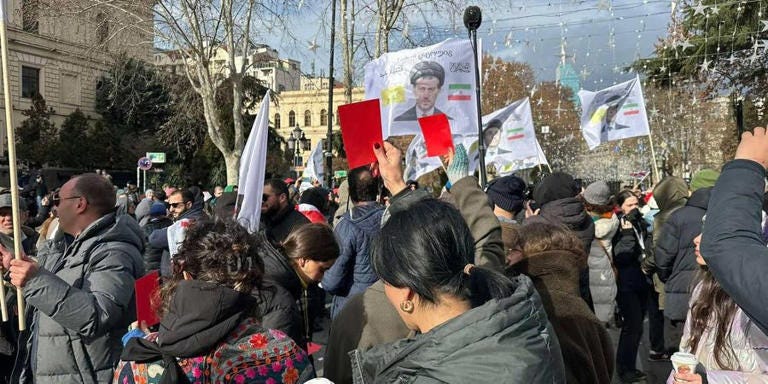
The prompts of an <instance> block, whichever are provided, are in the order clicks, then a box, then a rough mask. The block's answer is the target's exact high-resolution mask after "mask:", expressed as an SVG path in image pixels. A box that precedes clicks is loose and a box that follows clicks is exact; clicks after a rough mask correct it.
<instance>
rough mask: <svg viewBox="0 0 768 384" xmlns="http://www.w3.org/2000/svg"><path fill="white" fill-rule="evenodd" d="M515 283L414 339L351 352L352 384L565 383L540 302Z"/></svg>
mask: <svg viewBox="0 0 768 384" xmlns="http://www.w3.org/2000/svg"><path fill="white" fill-rule="evenodd" d="M514 280H515V282H516V283H517V288H516V289H515V292H514V293H513V294H512V295H511V296H509V297H507V298H504V299H501V300H491V301H489V302H487V303H485V304H483V305H482V306H480V307H477V308H474V309H472V310H470V311H468V312H465V313H463V314H461V315H459V316H458V317H456V318H454V319H451V320H449V321H448V322H446V323H444V324H442V325H439V326H438V327H436V328H434V329H432V330H431V331H429V332H427V333H424V334H420V335H418V336H416V337H414V338H410V339H404V340H400V341H397V342H394V343H391V344H383V345H378V346H375V347H373V348H371V349H370V350H368V351H367V352H362V351H360V350H355V351H354V352H351V353H350V355H351V357H352V378H353V380H354V383H355V384H369V383H413V384H417V383H421V384H427V383H473V382H479V381H481V382H483V383H525V384H529V383H565V374H564V368H563V357H562V355H561V352H560V346H559V344H558V342H557V337H556V336H555V334H554V331H553V330H552V326H551V325H550V324H549V321H547V315H546V313H545V312H544V308H543V306H542V304H541V298H540V297H539V295H538V294H537V293H536V290H535V289H534V287H533V283H532V282H531V280H530V279H529V278H528V277H526V276H522V275H521V276H518V277H516V278H515V279H514ZM478 380H479V381H478Z"/></svg>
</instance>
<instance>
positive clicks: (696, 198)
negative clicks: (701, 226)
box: [685, 187, 712, 211]
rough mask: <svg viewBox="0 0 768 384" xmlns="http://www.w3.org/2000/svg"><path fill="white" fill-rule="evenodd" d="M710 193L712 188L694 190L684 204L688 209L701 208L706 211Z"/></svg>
mask: <svg viewBox="0 0 768 384" xmlns="http://www.w3.org/2000/svg"><path fill="white" fill-rule="evenodd" d="M711 193H712V187H705V188H699V189H697V190H695V191H694V192H693V193H692V194H691V197H689V198H688V202H687V203H685V205H686V206H688V207H696V208H701V209H703V210H705V211H706V210H707V206H708V205H709V195H710V194H711Z"/></svg>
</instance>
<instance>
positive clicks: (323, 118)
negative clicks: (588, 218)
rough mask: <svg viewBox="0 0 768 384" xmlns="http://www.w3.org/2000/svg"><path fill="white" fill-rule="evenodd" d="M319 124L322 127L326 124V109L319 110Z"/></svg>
mask: <svg viewBox="0 0 768 384" xmlns="http://www.w3.org/2000/svg"><path fill="white" fill-rule="evenodd" d="M320 125H321V126H323V127H324V126H326V125H328V111H326V110H325V109H321V110H320Z"/></svg>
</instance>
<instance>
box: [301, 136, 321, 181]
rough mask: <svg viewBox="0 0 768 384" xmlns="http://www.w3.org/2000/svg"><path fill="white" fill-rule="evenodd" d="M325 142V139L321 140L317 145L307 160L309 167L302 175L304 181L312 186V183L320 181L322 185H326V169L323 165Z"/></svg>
mask: <svg viewBox="0 0 768 384" xmlns="http://www.w3.org/2000/svg"><path fill="white" fill-rule="evenodd" d="M324 142H325V141H324V139H320V141H319V142H318V143H317V144H316V145H315V148H314V149H313V150H312V152H311V153H310V154H309V158H308V159H307V166H306V167H305V168H304V172H303V173H302V174H301V178H302V181H306V182H309V183H310V184H311V183H312V181H314V180H318V181H320V183H325V172H324V169H325V167H324V165H323V160H324V157H323V143H324Z"/></svg>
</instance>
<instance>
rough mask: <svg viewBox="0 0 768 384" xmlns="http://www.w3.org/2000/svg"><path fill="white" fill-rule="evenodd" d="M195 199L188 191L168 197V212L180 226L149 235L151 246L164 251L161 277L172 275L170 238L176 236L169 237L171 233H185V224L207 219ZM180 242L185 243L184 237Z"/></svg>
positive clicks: (161, 262)
mask: <svg viewBox="0 0 768 384" xmlns="http://www.w3.org/2000/svg"><path fill="white" fill-rule="evenodd" d="M194 199H195V196H194V194H192V192H190V191H189V190H187V189H180V190H177V191H174V192H173V193H171V195H170V196H168V205H169V208H168V212H169V214H170V215H169V216H170V217H171V219H172V220H173V222H174V224H175V223H179V225H178V226H176V225H171V226H168V227H165V228H160V229H156V230H154V231H152V233H151V234H150V235H149V238H148V244H149V246H151V247H153V248H155V249H162V250H163V254H162V257H161V261H160V275H162V276H170V274H171V270H170V268H171V257H172V254H171V244H169V241H168V238H169V237H175V236H171V235H169V231H177V232H178V231H182V232H183V229H184V228H185V227H184V226H183V225H184V224H183V222H188V223H187V224H191V223H193V222H194V221H196V220H200V219H201V218H205V213H204V212H203V209H202V206H198V205H195V204H194ZM180 240H182V241H183V237H182V238H181V239H180ZM174 246H177V244H174Z"/></svg>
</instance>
